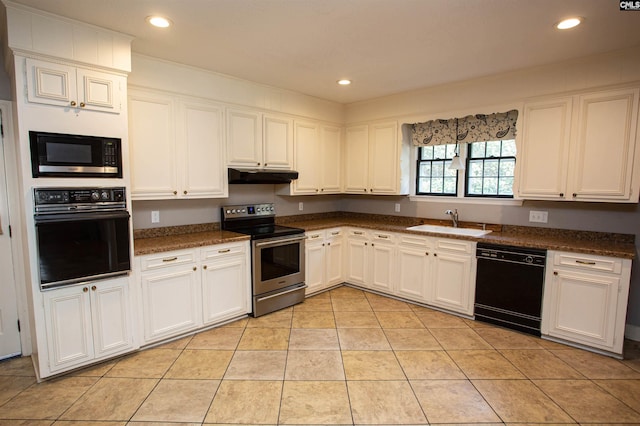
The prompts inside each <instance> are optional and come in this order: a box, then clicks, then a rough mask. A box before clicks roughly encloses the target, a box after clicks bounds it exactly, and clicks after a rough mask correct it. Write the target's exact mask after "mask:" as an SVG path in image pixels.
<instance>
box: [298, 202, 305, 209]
mask: <svg viewBox="0 0 640 426" xmlns="http://www.w3.org/2000/svg"><path fill="white" fill-rule="evenodd" d="M298 210H300V211H302V210H304V203H303V202H302V201H300V202H299V203H298Z"/></svg>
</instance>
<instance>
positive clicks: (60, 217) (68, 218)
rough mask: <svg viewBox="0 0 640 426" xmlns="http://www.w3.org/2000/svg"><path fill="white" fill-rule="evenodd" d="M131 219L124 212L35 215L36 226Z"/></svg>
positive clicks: (126, 212) (127, 213)
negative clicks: (81, 221)
mask: <svg viewBox="0 0 640 426" xmlns="http://www.w3.org/2000/svg"><path fill="white" fill-rule="evenodd" d="M129 217H131V216H130V215H129V212H128V211H126V210H120V211H111V212H82V213H48V214H36V215H34V220H35V223H36V225H38V224H41V223H55V222H75V221H78V220H102V219H129Z"/></svg>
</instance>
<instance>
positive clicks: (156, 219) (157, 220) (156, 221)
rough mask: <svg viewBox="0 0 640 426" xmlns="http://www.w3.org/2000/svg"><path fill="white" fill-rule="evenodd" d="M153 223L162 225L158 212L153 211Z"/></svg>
mask: <svg viewBox="0 0 640 426" xmlns="http://www.w3.org/2000/svg"><path fill="white" fill-rule="evenodd" d="M151 223H160V212H159V211H158V210H151Z"/></svg>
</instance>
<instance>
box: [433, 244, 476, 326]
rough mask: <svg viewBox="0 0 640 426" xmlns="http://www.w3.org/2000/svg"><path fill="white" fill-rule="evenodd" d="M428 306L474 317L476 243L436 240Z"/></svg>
mask: <svg viewBox="0 0 640 426" xmlns="http://www.w3.org/2000/svg"><path fill="white" fill-rule="evenodd" d="M432 261H433V264H432V265H433V266H432V269H433V271H432V275H431V291H432V293H431V297H430V299H429V303H430V304H432V305H434V306H438V307H441V308H444V309H448V310H450V311H454V312H459V313H461V314H466V315H473V299H474V294H475V270H476V268H475V243H474V242H471V241H463V240H450V239H443V238H437V239H436V240H435V247H434V252H433V260H432Z"/></svg>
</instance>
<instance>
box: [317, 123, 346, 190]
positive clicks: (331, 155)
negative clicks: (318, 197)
mask: <svg viewBox="0 0 640 426" xmlns="http://www.w3.org/2000/svg"><path fill="white" fill-rule="evenodd" d="M341 153H342V129H341V128H340V127H336V126H330V125H321V126H320V159H321V161H322V167H321V170H320V173H321V177H320V193H322V194H338V193H339V192H340V191H341V190H342V173H341V171H342V155H341Z"/></svg>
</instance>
